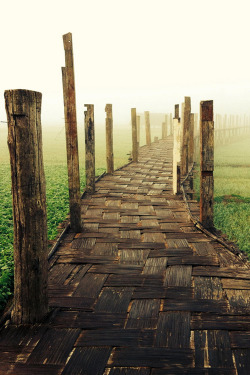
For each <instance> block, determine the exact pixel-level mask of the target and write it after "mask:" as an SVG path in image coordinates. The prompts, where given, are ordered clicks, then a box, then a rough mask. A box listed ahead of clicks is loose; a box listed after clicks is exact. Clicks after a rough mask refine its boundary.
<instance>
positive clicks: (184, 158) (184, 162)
mask: <svg viewBox="0 0 250 375" xmlns="http://www.w3.org/2000/svg"><path fill="white" fill-rule="evenodd" d="M190 112H191V98H190V97H187V96H186V97H185V102H184V116H183V137H182V152H181V174H182V176H185V175H186V174H187V173H188V158H189V157H188V145H189V129H190Z"/></svg>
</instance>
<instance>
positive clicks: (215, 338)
mask: <svg viewBox="0 0 250 375" xmlns="http://www.w3.org/2000/svg"><path fill="white" fill-rule="evenodd" d="M171 176H172V150H171V139H170V140H168V141H160V142H159V143H154V144H152V146H151V147H150V148H149V147H143V148H141V149H140V157H139V162H138V163H137V164H134V163H132V164H130V165H128V166H126V167H124V168H123V169H121V170H119V171H116V172H115V173H114V175H112V176H108V175H106V176H105V177H104V178H102V179H101V180H100V181H99V182H98V183H97V186H96V193H95V194H94V195H93V196H87V197H85V198H84V199H83V201H82V215H83V219H84V228H85V230H84V232H83V233H77V234H76V233H71V232H69V233H68V234H67V235H66V236H65V237H64V239H63V241H62V242H61V245H60V247H59V249H58V250H57V252H56V254H55V255H54V256H53V257H52V259H51V261H50V267H51V268H50V305H51V307H52V310H51V313H50V316H49V317H48V318H47V320H46V321H45V322H44V323H43V324H41V325H36V326H21V327H13V326H11V325H8V324H6V326H5V327H3V328H2V329H1V331H0V349H1V350H0V374H1V375H2V374H4V375H6V374H15V375H20V374H22V375H28V374H32V375H33V374H34V375H40V374H44V375H50V374H53V375H56V374H58V375H65V374H72V375H78V374H87V375H99V374H100V375H101V374H106V375H108V374H109V375H162V374H170V375H175V374H200V375H205V374H206V375H211V374H213V375H222V374H223V375H233V374H234V375H237V374H239V375H241V374H244V375H245V374H250V271H249V264H247V263H245V262H243V261H241V260H240V259H239V258H238V257H237V256H235V255H234V254H232V253H231V252H230V251H228V250H227V249H226V248H224V247H223V246H222V245H220V244H219V243H217V242H215V241H214V240H212V239H211V238H210V237H207V236H206V235H205V234H203V233H202V232H199V231H198V230H197V229H196V228H195V227H194V226H193V224H192V223H191V222H190V220H189V218H188V214H187V210H186V206H185V203H184V201H183V200H182V197H176V196H173V195H172V177H171Z"/></svg>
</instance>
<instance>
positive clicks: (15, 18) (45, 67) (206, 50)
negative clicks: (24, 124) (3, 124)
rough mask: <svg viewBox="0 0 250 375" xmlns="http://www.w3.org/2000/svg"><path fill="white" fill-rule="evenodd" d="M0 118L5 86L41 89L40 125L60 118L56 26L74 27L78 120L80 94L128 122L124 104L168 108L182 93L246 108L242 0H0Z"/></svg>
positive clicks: (249, 60)
mask: <svg viewBox="0 0 250 375" xmlns="http://www.w3.org/2000/svg"><path fill="white" fill-rule="evenodd" d="M1 8H2V14H3V15H4V17H3V19H2V21H1V24H0V28H1V31H2V33H1V35H2V36H4V37H3V38H2V41H1V47H2V57H1V77H0V88H1V92H2V94H1V95H2V99H0V121H6V114H5V108H4V97H3V94H4V90H8V89H18V88H23V89H29V90H35V91H40V92H42V94H43V99H42V123H43V125H44V126H53V125H59V126H60V125H61V124H63V123H64V120H63V117H64V110H63V93H62V77H61V67H62V66H64V65H65V63H64V49H63V41H62V35H63V34H66V33H67V32H72V35H73V49H74V65H75V83H76V99H77V115H78V122H79V123H83V122H84V104H86V103H91V104H94V106H95V120H96V123H101V124H103V123H104V122H105V111H104V108H105V105H106V104H107V103H111V104H113V112H114V121H115V122H116V123H117V124H123V125H125V124H127V123H128V122H129V121H130V109H131V108H132V107H135V108H136V109H137V112H144V111H146V110H148V111H151V112H154V113H170V112H172V113H173V111H174V105H175V104H181V103H182V102H183V101H184V96H190V97H191V105H192V112H194V113H198V111H199V103H200V101H201V100H214V111H215V113H220V114H222V115H223V114H226V113H227V114H235V115H237V114H238V115H244V114H246V115H249V114H250V75H249V66H250V51H249V48H248V43H249V40H248V39H249V35H250V33H249V31H250V24H249V20H248V18H249V13H250V12H249V10H250V3H249V1H246V0H239V1H237V2H235V1H230V0H227V1H225V0H220V1H218V0H216V1H215V0H211V1H210V2H209V3H207V2H205V1H203V0H190V1H186V0H175V1H169V0H154V1H153V0H133V1H132V0H127V1H122V0H106V1H102V0H92V1H85V0H83V1H79V0H73V1H72V2H71V3H70V4H69V3H68V2H66V1H65V0H61V1H58V0H54V1H53V2H52V1H47V0H45V1H43V2H42V3H41V5H40V7H39V6H38V5H37V3H36V2H34V1H31V0H23V1H22V2H20V1H18V0H13V1H10V2H6V3H4V4H3V5H2V7H1Z"/></svg>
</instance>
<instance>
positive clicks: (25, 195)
mask: <svg viewBox="0 0 250 375" xmlns="http://www.w3.org/2000/svg"><path fill="white" fill-rule="evenodd" d="M41 101H42V94H41V93H39V92H35V91H28V90H9V91H5V104H6V112H7V118H8V146H9V152H10V164H11V179H12V202H13V223H14V264H15V269H14V308H13V310H12V322H13V323H14V324H30V323H36V322H39V321H40V320H41V319H42V318H43V317H44V316H45V315H46V313H47V312H48V289H47V280H48V240H47V215H46V192H45V176H44V168H43V153H42V129H41Z"/></svg>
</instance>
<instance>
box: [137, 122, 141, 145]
mask: <svg viewBox="0 0 250 375" xmlns="http://www.w3.org/2000/svg"><path fill="white" fill-rule="evenodd" d="M136 127H137V143H138V149H139V147H140V139H141V117H140V116H136ZM138 151H139V150H138Z"/></svg>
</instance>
